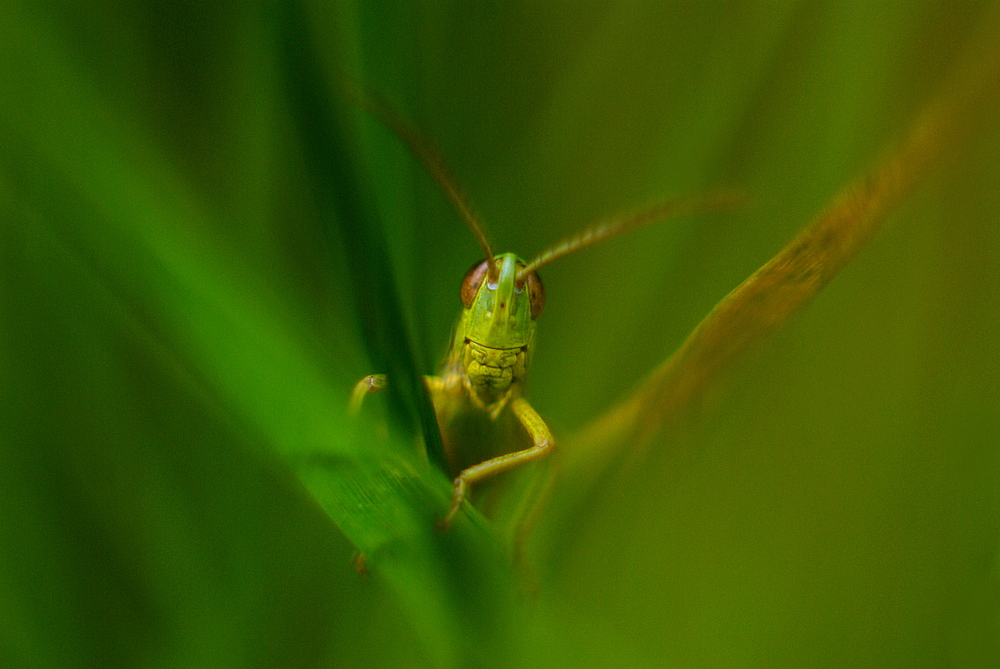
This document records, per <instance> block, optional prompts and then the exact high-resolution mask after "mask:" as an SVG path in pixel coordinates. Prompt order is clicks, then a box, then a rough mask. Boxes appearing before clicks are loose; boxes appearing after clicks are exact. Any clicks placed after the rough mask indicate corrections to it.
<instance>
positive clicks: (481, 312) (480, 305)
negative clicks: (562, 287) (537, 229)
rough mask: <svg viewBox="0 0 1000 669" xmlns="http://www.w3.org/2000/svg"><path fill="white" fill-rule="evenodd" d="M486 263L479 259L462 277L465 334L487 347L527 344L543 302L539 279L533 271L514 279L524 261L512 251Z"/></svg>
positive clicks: (508, 347) (543, 304)
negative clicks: (519, 278)
mask: <svg viewBox="0 0 1000 669" xmlns="http://www.w3.org/2000/svg"><path fill="white" fill-rule="evenodd" d="M490 265H491V263H488V262H487V261H485V260H484V261H482V262H481V263H479V264H478V265H476V266H475V267H473V268H472V269H470V270H469V273H468V274H466V275H465V279H464V280H463V281H462V293H461V296H462V306H464V307H465V318H464V321H465V328H464V330H465V337H466V338H467V339H469V340H470V341H473V342H475V343H477V344H479V345H480V346H485V347H488V348H495V349H512V348H522V347H524V346H528V345H529V344H530V343H531V339H532V338H533V336H534V330H535V319H536V318H538V315H539V314H540V313H541V312H542V308H543V307H544V306H545V291H544V289H543V288H542V282H541V280H540V279H539V278H538V275H537V274H535V273H534V272H532V273H531V274H529V275H528V276H526V277H523V278H521V280H520V281H518V270H520V269H521V268H523V267H524V261H522V260H521V259H520V258H518V257H517V256H516V255H514V254H513V253H504V254H502V255H498V256H496V257H495V258H494V259H493V263H492V268H491V267H490ZM491 269H493V270H494V272H491V271H490V270H491Z"/></svg>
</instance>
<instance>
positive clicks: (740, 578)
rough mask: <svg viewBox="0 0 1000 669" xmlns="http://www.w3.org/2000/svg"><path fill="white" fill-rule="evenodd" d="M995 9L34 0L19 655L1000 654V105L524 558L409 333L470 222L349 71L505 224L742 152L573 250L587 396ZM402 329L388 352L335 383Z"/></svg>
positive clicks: (557, 426)
mask: <svg viewBox="0 0 1000 669" xmlns="http://www.w3.org/2000/svg"><path fill="white" fill-rule="evenodd" d="M990 7H991V5H990V4H989V3H983V2H974V1H967V2H961V3H958V5H956V4H955V3H945V2H919V3H911V2H893V3H870V4H864V5H862V4H860V3H850V5H847V4H844V3H790V2H789V3H780V2H776V3H750V2H748V3H737V4H736V5H732V4H730V5H727V6H726V7H725V8H722V6H721V5H720V6H719V8H715V7H713V6H709V5H708V4H707V3H706V5H705V6H701V5H697V6H695V5H690V4H684V5H681V4H671V3H656V2H637V3H635V2H630V3H552V2H526V3H514V4H506V5H504V4H498V5H496V6H494V5H493V4H491V3H444V4H441V3H364V2H358V3H323V2H318V1H313V2H309V1H303V2H298V3H266V2H265V3H255V2H251V3H212V2H209V3H195V4H176V3H155V2H154V3H151V2H144V3H140V2H86V3H84V2H59V3H54V2H53V3H48V2H42V3H38V2H35V3H27V2H23V1H21V0H11V1H9V2H7V3H6V4H5V12H4V15H3V17H0V72H3V89H2V90H3V93H2V95H0V510H2V511H0V513H2V516H0V665H2V666H12V667H68V666H81V667H82V666H94V667H113V666H139V665H141V666H197V667H209V666H210V667H224V666H233V667H250V666H262V667H264V666H266V667H274V666H296V667H298V666H443V667H458V666H567V667H580V666H672V665H678V666H687V665H703V666H730V665H747V664H767V665H774V666H813V665H818V664H829V665H837V666H865V665H906V666H910V665H917V664H920V665H926V666H938V665H954V666H992V665H994V664H995V663H996V662H997V660H998V659H1000V623H998V621H1000V610H998V604H997V602H998V601H1000V597H998V593H1000V572H998V570H997V564H1000V560H998V558H997V555H998V549H1000V529H998V527H1000V525H998V521H1000V517H998V513H997V509H998V508H1000V485H998V481H1000V458H998V453H997V448H996V445H997V444H998V443H1000V393H998V392H997V390H996V385H997V384H996V379H997V378H1000V357H998V356H997V350H998V349H997V342H998V341H1000V297H998V295H1000V291H998V290H997V288H998V287H1000V270H998V268H1000V233H998V230H1000V225H998V217H997V212H998V211H1000V195H998V194H1000V182H998V175H1000V144H998V138H997V134H996V131H995V129H994V130H992V131H990V132H988V133H985V134H980V135H978V136H977V139H976V140H975V142H974V143H972V144H970V145H969V146H967V147H965V148H964V150H962V151H961V152H960V154H959V157H958V158H956V159H954V160H953V161H951V162H950V163H948V164H947V165H946V166H945V169H944V170H943V171H942V173H941V174H940V175H938V176H937V177H936V178H934V179H933V180H932V181H930V182H929V183H927V184H926V185H925V186H924V187H923V188H922V189H921V190H919V191H918V192H917V193H916V194H915V196H914V197H913V198H912V200H911V202H910V203H909V204H908V205H907V206H906V207H904V208H903V209H902V210H901V211H900V212H899V214H898V215H897V216H895V217H894V220H893V222H892V224H891V225H890V227H889V228H888V229H887V230H886V231H885V232H884V233H883V234H881V235H880V236H879V238H878V239H876V241H875V242H874V243H873V245H872V246H871V247H870V248H869V249H867V250H866V251H865V252H863V253H862V255H861V257H860V258H859V259H858V260H857V262H856V263H855V264H854V265H852V266H850V267H848V269H847V270H846V271H845V272H844V274H843V275H842V276H841V277H839V278H838V279H837V280H835V281H834V282H833V284H832V285H831V286H830V287H829V288H828V289H827V291H826V292H825V293H824V294H823V295H821V296H820V298H819V299H818V300H817V301H816V303H815V304H814V305H813V306H812V307H811V308H810V309H809V310H808V311H807V312H806V313H805V314H804V315H803V317H802V318H801V319H800V320H799V321H797V323H796V324H795V325H794V326H793V327H792V328H791V329H790V330H789V331H787V334H784V335H782V336H781V337H779V339H778V341H776V342H774V343H773V344H771V345H770V346H768V347H767V348H766V350H764V351H763V352H761V353H760V354H759V355H758V356H757V357H756V358H754V359H752V360H750V361H748V362H747V363H746V364H745V365H743V366H742V367H741V368H740V369H739V370H736V374H735V375H734V376H733V378H732V379H731V381H730V383H729V384H728V385H727V386H726V388H724V389H723V388H720V390H719V392H718V393H717V395H716V396H715V397H714V399H715V401H714V403H713V404H712V405H711V406H710V407H708V408H707V409H706V410H705V411H704V412H703V414H701V415H698V416H692V417H690V419H689V420H688V421H686V422H685V425H684V427H683V429H682V430H679V431H678V433H677V434H676V435H675V436H674V437H673V438H672V439H671V440H670V442H669V443H663V444H660V446H661V447H660V448H659V449H658V450H656V451H654V452H653V453H652V454H651V455H648V456H644V457H642V458H641V459H638V461H627V462H622V464H621V467H620V468H619V469H618V470H616V471H615V472H613V473H612V474H611V475H609V476H608V477H607V479H606V481H605V483H604V485H603V486H602V487H601V488H600V489H599V490H596V491H595V494H594V495H593V496H592V497H591V498H590V499H589V500H587V501H586V504H581V503H580V501H579V500H578V499H576V498H575V497H574V495H573V494H572V486H573V481H568V480H563V481H561V483H560V485H561V486H564V488H562V489H556V490H555V491H554V494H553V498H552V500H551V507H550V510H551V513H549V514H548V515H546V516H543V518H542V522H541V524H540V526H539V528H538V531H537V533H536V534H535V536H534V537H533V539H532V542H531V544H530V548H531V550H530V551H529V557H528V565H530V566H531V567H530V568H531V569H533V570H534V572H535V573H534V574H532V573H528V571H529V570H528V568H526V567H525V565H523V564H519V563H517V562H516V561H512V560H511V557H510V546H509V545H507V539H506V538H505V537H504V535H503V534H502V533H500V532H499V531H498V530H497V529H496V528H495V527H494V526H493V525H492V524H491V523H490V521H488V520H486V519H485V518H484V517H483V516H482V515H480V513H479V512H478V511H476V510H475V509H469V510H468V513H464V514H463V516H462V517H461V518H460V519H459V521H458V523H457V524H456V526H455V528H454V530H453V531H452V532H450V533H447V534H444V533H441V532H438V531H436V530H435V521H436V520H437V519H439V518H440V516H441V515H442V514H443V512H444V510H445V509H446V507H447V499H448V495H449V483H448V481H447V480H446V478H445V476H444V475H443V474H442V473H440V472H439V471H438V470H437V469H436V468H435V467H434V466H433V464H431V462H429V461H428V459H427V458H425V457H424V456H423V455H422V452H421V450H420V449H419V448H418V444H420V443H423V444H425V445H426V446H427V448H428V450H429V451H430V452H431V458H430V460H431V461H432V460H433V459H434V455H433V454H434V452H435V448H436V447H435V443H434V440H435V438H436V437H435V434H434V430H433V425H432V424H431V423H430V422H429V421H428V420H427V416H428V411H429V407H428V406H427V400H426V398H425V397H424V396H423V395H422V393H421V386H420V382H419V375H420V374H422V373H427V372H430V371H432V370H433V366H434V365H435V364H436V361H437V359H438V357H439V356H440V355H441V354H442V353H443V351H444V348H445V346H446V344H447V340H448V332H449V328H450V327H451V325H452V323H453V319H454V317H455V314H456V312H457V309H458V299H457V287H458V283H459V281H460V279H461V277H462V276H463V274H464V272H465V270H466V269H467V268H468V266H469V265H470V264H471V263H472V262H474V261H476V260H477V247H476V244H475V241H474V240H473V239H472V238H471V236H470V235H469V233H468V231H467V230H466V229H465V228H464V227H463V226H462V224H461V222H460V221H459V220H458V218H457V216H456V215H455V213H454V212H452V211H451V210H450V209H449V208H448V205H447V203H446V202H445V201H444V198H442V197H441V196H440V194H439V193H438V192H436V190H435V188H434V184H433V183H432V181H431V180H430V179H429V178H428V177H427V175H425V174H423V173H422V172H421V171H420V170H419V168H418V167H417V166H416V164H415V161H413V159H412V157H410V156H408V155H407V153H406V151H405V150H404V149H403V148H402V147H400V146H399V144H398V142H397V141H396V140H395V138H393V137H392V136H391V134H390V133H388V132H386V131H385V130H384V129H382V128H380V127H379V126H378V125H377V124H375V123H372V122H371V121H370V120H368V119H365V118H363V117H361V116H360V115H359V114H358V113H357V112H356V110H353V109H352V108H351V107H350V105H347V104H345V103H344V102H343V99H342V97H341V89H340V86H341V85H342V84H343V81H344V78H345V77H353V78H355V80H356V81H360V82H363V83H365V84H367V85H370V86H372V87H373V88H375V89H376V90H379V91H381V92H383V93H384V94H385V95H387V96H388V97H389V98H390V99H392V100H394V101H395V102H396V103H397V104H398V105H399V106H400V108H401V109H402V111H403V113H404V114H405V115H406V116H407V117H408V118H410V119H411V120H412V121H413V122H414V123H415V124H416V125H417V126H418V127H420V128H421V129H423V130H425V131H426V132H427V133H428V134H429V135H430V136H431V137H434V138H435V140H436V142H437V144H438V148H439V150H440V152H441V153H442V154H443V155H444V156H446V157H447V158H448V160H449V162H450V163H451V165H452V168H453V170H454V172H455V173H456V175H457V176H458V179H459V181H460V182H461V183H462V185H463V187H464V190H465V191H466V192H467V195H468V196H469V198H470V199H471V200H472V202H473V203H475V205H476V206H477V208H478V211H479V213H480V214H481V216H482V218H483V219H484V220H486V221H487V222H488V224H489V225H490V231H489V232H490V234H491V238H492V240H493V241H494V244H495V246H496V247H497V250H498V251H500V252H505V251H513V252H516V253H518V254H519V255H521V256H522V257H530V256H531V255H533V254H534V253H535V252H536V251H538V250H539V249H541V248H543V247H545V246H547V245H549V244H550V243H552V242H553V241H555V240H556V239H557V238H560V237H562V236H565V235H567V234H570V233H572V232H574V231H576V230H578V229H579V228H580V227H582V226H583V225H585V224H587V223H589V222H591V221H593V220H596V219H599V218H601V217H604V216H608V215H612V214H614V213H617V212H618V211H620V210H625V209H632V208H635V207H636V206H639V205H642V204H645V203H648V202H649V201H652V200H655V199H658V198H661V197H663V196H670V195H681V194H686V193H691V192H703V191H707V190H709V189H711V188H713V187H716V186H720V185H723V186H728V185H739V186H742V187H744V188H745V189H746V190H747V191H748V192H749V193H750V194H751V197H752V199H753V204H752V205H751V207H749V208H748V209H747V210H746V211H741V212H734V213H728V214H725V215H716V216H710V217H709V216H702V217H695V218H687V219H681V220H677V221H671V222H669V223H666V224H664V225H661V226H657V227H653V228H649V229H644V230H641V231H638V232H635V233H633V234H631V235H630V236H627V237H623V238H621V239H616V240H614V241H612V242H609V243H607V244H606V245H604V246H601V247H596V248H593V249H588V250H586V251H584V252H582V253H580V254H579V255H577V256H573V257H570V258H567V259H565V260H562V261H560V262H558V263H555V264H553V265H552V266H551V267H547V268H545V271H544V272H543V273H544V280H545V282H546V288H547V291H548V297H549V306H548V307H547V312H546V313H545V314H544V315H543V317H542V319H541V320H540V321H539V350H538V353H537V355H536V359H535V364H534V367H533V370H532V378H531V380H530V383H529V386H528V393H529V395H530V397H531V398H532V402H533V404H534V405H535V406H536V408H537V409H538V411H539V412H540V413H541V414H542V415H543V416H544V417H545V418H546V420H547V421H548V422H549V423H550V425H551V427H552V428H553V431H554V433H555V434H556V437H557V439H558V438H560V437H561V436H562V435H568V434H571V433H572V430H573V429H574V428H576V427H579V426H580V425H581V424H582V423H583V422H584V421H585V420H587V419H588V418H591V417H593V416H594V415H595V414H597V413H599V412H600V410H601V408H602V407H605V406H607V405H608V404H609V403H610V402H611V401H613V400H614V399H615V398H617V397H619V396H621V395H622V394H623V393H625V392H627V390H628V388H630V387H632V386H633V385H635V384H636V383H637V382H638V381H639V380H640V379H641V378H642V376H643V374H644V373H645V372H646V371H648V370H649V369H650V368H651V367H653V366H654V365H655V364H656V363H657V362H658V361H660V360H662V359H663V358H664V357H665V356H666V355H668V354H669V353H670V351H671V350H672V349H673V348H674V347H676V346H677V344H678V343H679V342H680V341H682V340H683V338H684V336H685V335H686V334H687V332H688V331H689V330H690V329H691V328H692V327H693V326H694V325H695V324H696V323H697V322H698V321H699V319H700V318H701V317H702V316H703V315H704V314H705V313H706V312H707V311H708V310H709V309H710V308H711V306H712V305H713V304H714V303H715V302H716V301H717V300H718V299H719V298H721V297H722V296H723V295H725V294H726V293H727V292H728V291H729V290H730V289H731V288H732V287H734V286H735V285H736V284H737V283H738V282H739V281H741V280H742V279H743V278H745V277H746V276H747V275H748V274H750V273H751V272H752V271H753V270H754V269H756V267H758V266H760V265H761V264H762V263H763V262H765V261H766V260H767V259H768V258H769V257H770V256H771V255H773V253H774V252H776V251H777V250H778V249H779V248H780V247H781V246H782V244H783V243H784V242H785V241H786V240H787V239H789V238H790V237H791V235H792V234H794V232H795V231H796V230H797V229H798V228H799V227H800V226H801V225H802V224H804V223H805V222H806V221H807V220H808V219H809V218H810V217H811V216H812V214H813V213H815V211H816V210H817V209H818V208H819V207H821V206H822V205H823V204H824V203H825V202H826V201H827V200H828V199H829V198H830V197H831V196H832V195H833V193H834V192H835V191H836V190H837V189H838V188H839V187H840V186H841V185H842V184H843V183H844V182H846V181H847V180H849V179H851V178H852V177H854V176H856V175H857V174H858V173H860V172H861V171H862V170H863V169H864V168H866V167H867V166H868V165H870V164H871V163H872V162H873V161H874V159H875V158H876V157H877V156H878V155H879V152H880V151H881V150H882V148H883V147H884V146H885V145H886V144H887V143H889V142H891V141H892V140H894V139H896V138H898V137H899V135H900V134H901V133H902V132H904V131H905V129H906V127H907V123H908V122H909V120H910V119H911V118H912V116H913V115H914V114H915V113H916V112H917V111H918V110H919V109H920V108H921V107H922V106H923V105H924V104H926V103H927V101H928V100H929V99H930V98H931V96H932V95H933V93H934V92H935V90H936V89H937V88H938V87H939V86H940V85H941V83H942V82H944V81H946V79H947V77H948V72H949V71H950V69H951V68H952V67H954V65H953V64H954V63H956V62H958V63H960V62H961V59H960V55H961V53H962V51H963V49H964V48H965V45H966V44H968V43H971V42H974V41H975V40H977V39H983V37H982V35H980V32H979V31H982V30H984V28H983V26H984V25H989V20H993V21H994V23H995V18H994V19H990V14H989V12H990V11H991V10H990ZM993 11H994V13H995V10H993ZM373 372H388V373H389V374H390V379H392V380H394V384H393V386H392V388H393V393H395V395H393V396H390V397H387V398H385V399H383V398H381V397H376V398H372V399H373V400H374V401H373V402H370V406H368V407H366V411H365V415H364V416H363V417H362V418H361V419H360V420H358V421H357V422H352V421H348V420H347V418H346V415H345V410H344V408H345V406H346V402H347V397H348V393H349V391H350V388H351V387H352V385H353V383H354V382H355V381H357V380H358V379H359V378H360V377H362V376H363V375H365V374H368V373H373ZM723 390H724V391H725V392H723ZM383 414H384V415H383ZM563 445H564V446H565V448H571V447H572V444H571V443H565V444H563ZM358 551H361V552H363V553H364V555H365V556H366V558H365V561H366V565H367V567H368V574H367V575H366V576H361V575H359V574H358V573H357V572H356V571H355V569H354V567H353V566H352V557H353V556H354V555H355V554H356V553H357V552H358ZM533 592H535V593H536V594H534V595H533V594H532V593H533Z"/></svg>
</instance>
